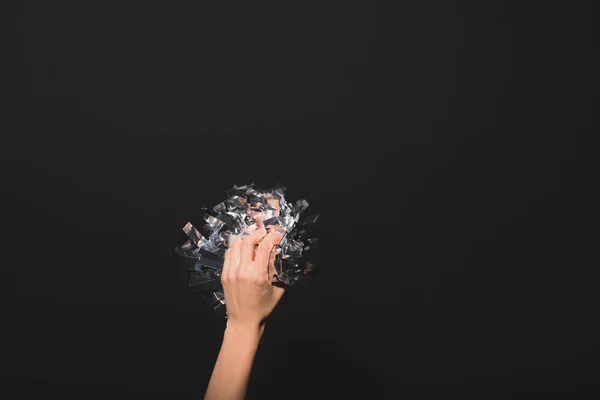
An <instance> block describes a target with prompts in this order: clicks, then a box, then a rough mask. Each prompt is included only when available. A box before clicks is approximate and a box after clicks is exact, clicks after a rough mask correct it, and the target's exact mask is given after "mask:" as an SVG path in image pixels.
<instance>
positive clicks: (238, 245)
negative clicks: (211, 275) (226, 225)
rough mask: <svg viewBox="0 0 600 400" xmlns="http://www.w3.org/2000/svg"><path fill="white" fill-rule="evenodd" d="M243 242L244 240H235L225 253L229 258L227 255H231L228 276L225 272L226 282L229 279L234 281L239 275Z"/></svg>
mask: <svg viewBox="0 0 600 400" xmlns="http://www.w3.org/2000/svg"><path fill="white" fill-rule="evenodd" d="M242 241H243V240H242V239H240V238H238V239H236V240H234V241H233V242H232V243H231V245H230V246H229V249H227V252H225V256H227V254H229V260H228V261H229V263H228V269H227V275H225V271H223V277H224V278H225V279H226V280H228V279H230V280H233V279H234V278H235V275H236V274H237V271H238V269H239V267H240V258H241V251H242ZM223 267H225V264H224V263H223Z"/></svg>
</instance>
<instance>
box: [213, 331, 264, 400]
mask: <svg viewBox="0 0 600 400" xmlns="http://www.w3.org/2000/svg"><path fill="white" fill-rule="evenodd" d="M262 333H263V327H259V326H235V325H231V324H230V325H229V326H228V327H227V328H226V329H225V334H224V335H223V344H222V345H221V350H220V351H219V356H218V357H217V362H216V363H215V367H214V369H213V373H212V376H211V378H210V382H209V383H208V388H207V390H206V395H205V400H237V399H239V400H242V399H244V397H245V395H246V388H247V386H248V379H249V377H250V371H251V370H252V364H253V362H254V356H255V355H256V350H257V349H258V343H259V342H260V338H261V337H262Z"/></svg>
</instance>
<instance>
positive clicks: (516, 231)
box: [0, 0, 598, 399]
mask: <svg viewBox="0 0 600 400" xmlns="http://www.w3.org/2000/svg"><path fill="white" fill-rule="evenodd" d="M392 3H393V2H390V4H389V6H390V7H391V6H393V8H389V9H387V8H386V6H385V5H383V4H377V3H376V2H369V1H328V2H316V1H304V2H294V3H293V4H288V3H286V2H275V1H268V2H258V3H257V2H206V1H181V2H158V1H145V2H142V1H109V0H104V1H88V2H76V1H62V2H48V1H41V0H40V1H34V0H32V1H22V2H13V3H9V4H8V5H7V6H6V9H5V11H3V16H4V17H5V18H6V22H5V23H3V28H2V29H3V31H4V34H3V39H6V43H5V44H4V46H3V48H2V49H3V50H2V51H3V69H4V71H5V72H4V73H3V97H5V98H6V99H7V100H8V101H7V102H5V107H4V108H3V114H4V116H3V118H2V121H3V126H2V143H3V144H2V146H1V148H0V154H1V163H2V165H1V171H2V172H1V174H2V177H1V178H2V211H3V214H4V216H3V219H2V223H1V225H2V232H3V238H2V253H1V257H2V261H1V264H2V266H1V274H2V275H1V285H2V294H3V297H5V300H4V301H3V303H2V308H3V310H2V320H1V324H2V332H3V333H2V336H3V340H2V345H3V349H2V356H1V358H0V359H1V362H0V368H1V370H0V372H1V374H2V387H3V388H5V389H6V390H7V391H8V390H13V389H14V390H20V391H22V393H25V394H27V395H34V394H66V393H77V394H83V395H88V394H98V393H102V394H107V395H111V396H123V397H125V396H127V392H154V391H159V392H171V393H176V392H179V393H182V394H184V395H185V397H189V398H192V397H194V398H200V397H201V395H202V394H203V392H204V390H205V387H206V384H207V382H208V378H209V376H210V372H211V369H212V366H213V363H214V361H215V358H216V355H217V353H218V349H219V344H220V339H221V335H222V331H223V323H222V321H219V320H217V319H216V318H215V317H214V316H213V314H212V312H211V311H210V310H209V309H208V307H207V306H206V305H205V304H204V303H203V302H202V301H201V299H199V298H195V297H194V296H193V295H192V294H191V293H190V291H189V290H188V288H187V287H186V284H187V275H186V273H185V272H184V271H183V270H182V269H181V268H180V259H179V257H178V256H177V255H176V254H175V252H174V250H173V248H174V246H175V244H176V238H177V235H178V233H179V231H180V230H181V228H182V226H183V225H184V224H185V223H186V222H187V221H188V219H189V218H190V217H192V216H194V215H195V214H196V213H197V212H198V210H199V207H201V206H212V205H215V204H217V203H218V202H220V201H221V200H223V199H224V198H225V190H226V189H228V188H229V187H231V186H232V185H233V184H238V185H241V184H245V183H250V182H255V183H256V184H257V185H258V186H261V187H265V188H266V187H269V186H270V185H272V184H274V183H275V182H281V183H283V184H284V185H286V186H287V187H288V199H290V200H294V199H297V198H305V199H307V200H308V201H309V202H310V203H311V205H310V208H309V210H311V211H312V212H318V213H320V214H321V218H320V221H319V223H320V234H319V237H320V239H321V253H320V256H321V266H322V272H321V274H320V275H318V276H317V277H316V278H314V279H311V280H310V281H307V282H304V283H303V284H302V285H300V286H299V287H298V288H296V289H294V290H292V291H290V292H289V293H288V294H287V295H286V297H285V298H284V301H283V302H282V304H280V306H279V307H278V309H277V310H276V312H275V315H274V316H273V318H272V321H271V322H270V324H269V325H268V327H267V332H266V334H265V337H264V339H263V342H262V344H261V348H260V350H259V353H258V356H257V361H256V366H255V373H254V375H253V378H252V382H251V387H250V393H251V397H252V398H270V396H275V397H277V398H284V399H285V398H295V397H298V398H321V397H322V398H333V397H332V396H334V395H336V394H337V395H338V396H342V395H344V394H352V395H353V398H354V396H356V397H358V396H362V397H367V398H380V397H385V398H388V397H389V398H396V397H399V396H402V395H405V394H406V393H408V392H412V391H414V389H410V388H409V387H408V386H401V385H399V384H403V383H423V384H425V383H482V382H483V383H486V384H489V385H490V386H489V388H491V389H492V390H493V392H496V391H497V390H498V388H499V387H500V386H504V385H505V384H511V385H513V386H515V387H516V386H521V385H525V386H524V387H526V388H530V389H534V390H546V389H548V388H561V390H574V389H575V388H576V387H577V385H578V384H583V383H591V382H593V379H594V377H595V376H596V375H597V372H598V370H597V367H596V363H595V362H593V360H594V357H595V355H596V354H597V353H594V352H595V350H596V349H595V339H594V338H595V337H596V336H597V335H598V330H597V329H595V328H594V326H595V319H596V312H595V308H594V299H595V296H594V295H593V293H592V290H593V286H592V282H593V280H592V270H593V269H594V265H595V262H594V259H595V257H591V255H592V253H591V252H587V250H588V249H593V248H594V246H595V243H594V241H593V239H592V238H593V235H589V236H586V235H584V226H585V223H586V220H587V219H588V218H589V217H588V212H589V208H591V205H592V200H591V197H590V196H588V195H585V193H584V191H585V189H587V188H593V186H594V184H595V182H594V179H593V174H592V173H591V164H590V163H589V161H586V156H587V155H589V154H591V148H590V147H584V146H579V145H578V144H577V141H576V140H575V138H576V137H578V136H581V135H582V134H586V133H592V127H591V113H592V105H593V102H592V99H593V95H594V92H593V89H592V85H591V79H590V77H591V72H593V71H594V68H593V67H592V60H593V55H594V51H595V47H594V43H593V42H592V36H591V35H592V13H591V9H590V8H586V7H583V6H575V5H571V6H569V9H565V7H566V5H565V4H564V3H558V2H557V3H554V2H539V3H538V4H535V5H534V3H532V2H527V4H528V5H524V4H517V3H515V2H500V1H487V2H470V3H467V2H449V1H420V2H400V3H398V2H395V3H396V4H392ZM509 3H510V4H509ZM521 3H523V2H521ZM579 165H582V166H584V167H585V168H584V169H579V170H576V167H577V166H579ZM582 189H584V191H582ZM590 193H591V191H590ZM422 388H424V386H423V387H420V388H419V389H418V390H422ZM524 390H528V389H524ZM489 396H490V393H489V392H488V393H486V394H485V395H484V398H488V397H489ZM275 397H273V398H275Z"/></svg>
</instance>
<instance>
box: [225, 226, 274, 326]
mask: <svg viewBox="0 0 600 400" xmlns="http://www.w3.org/2000/svg"><path fill="white" fill-rule="evenodd" d="M274 228H277V227H274ZM269 229H270V232H268V233H267V230H266V229H265V227H264V225H263V218H262V217H258V218H257V219H256V225H255V226H253V227H251V228H249V229H248V232H250V234H249V235H248V236H246V237H244V238H237V239H235V240H234V241H233V243H231V245H230V247H229V249H228V250H227V251H226V252H225V261H224V263H223V272H222V274H221V282H222V283H223V291H224V294H225V303H226V307H227V317H228V322H227V326H228V329H229V328H230V327H242V328H243V329H245V328H250V329H253V328H260V327H262V326H263V325H264V323H265V321H266V319H267V317H268V316H269V315H270V314H271V312H272V311H273V309H274V308H275V306H276V305H277V303H278V302H279V300H280V299H281V297H282V296H283V293H284V291H285V289H284V288H282V287H279V286H275V285H272V284H271V277H272V276H273V275H274V274H275V266H274V260H275V254H276V246H277V244H279V242H280V241H281V238H282V235H281V233H280V232H279V231H278V230H277V229H271V227H269ZM257 244H258V246H257Z"/></svg>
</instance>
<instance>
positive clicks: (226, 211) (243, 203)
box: [175, 183, 319, 317]
mask: <svg viewBox="0 0 600 400" xmlns="http://www.w3.org/2000/svg"><path fill="white" fill-rule="evenodd" d="M285 190H286V188H285V187H284V186H282V185H279V184H278V185H276V186H275V187H274V188H271V189H267V190H261V189H260V188H258V187H257V186H256V185H255V184H253V183H252V184H249V185H242V186H237V185H234V186H233V187H232V188H231V189H229V190H227V191H226V195H227V199H225V200H224V201H223V202H221V203H219V204H217V205H216V206H214V207H213V208H212V210H211V211H209V210H208V209H207V208H203V209H202V210H204V212H203V214H202V217H201V221H202V223H203V226H200V225H197V226H194V225H192V223H191V222H188V223H187V224H185V226H184V227H183V232H184V233H185V237H186V240H185V241H184V242H183V243H182V244H181V245H179V246H177V247H176V248H175V251H176V252H177V254H179V255H181V256H182V257H186V258H187V259H190V258H192V259H195V260H196V262H195V263H194V264H193V265H191V266H189V267H187V269H189V270H190V281H189V286H190V287H191V288H192V290H193V292H194V293H195V294H197V295H199V296H201V297H203V298H204V299H205V300H206V301H207V302H208V303H209V304H210V306H211V307H212V308H213V309H214V310H215V311H216V312H217V313H218V314H220V315H223V316H224V317H226V309H225V306H226V305H225V296H224V294H223V287H222V285H221V271H222V269H223V261H224V257H225V252H226V250H227V248H228V247H229V246H230V245H231V243H232V242H233V241H234V240H235V239H237V238H240V237H241V238H243V237H244V236H246V235H248V232H246V230H247V229H248V228H249V227H251V226H252V225H253V224H254V223H255V222H256V218H257V217H258V216H263V217H264V220H263V222H264V225H265V227H266V228H268V229H276V230H278V231H279V232H281V233H282V235H283V237H282V238H281V241H280V242H279V245H278V249H277V251H276V255H275V272H276V274H275V275H274V276H273V277H272V282H277V283H278V284H279V283H280V284H283V285H285V286H293V285H294V284H295V283H296V282H297V281H298V279H300V278H301V277H302V276H304V275H309V274H310V275H315V274H316V272H317V271H318V268H316V267H315V265H314V262H313V261H310V260H308V259H307V257H308V256H309V254H312V252H314V249H316V248H317V247H318V246H317V239H316V238H314V237H313V234H312V231H313V229H311V226H312V225H311V224H314V223H315V222H316V220H317V218H318V216H319V215H318V214H316V215H312V216H310V217H307V218H301V214H302V213H303V212H304V210H306V208H307V207H308V205H309V204H308V202H307V201H306V200H304V199H300V200H297V201H296V202H295V203H293V204H292V203H288V202H286V200H285ZM196 223H198V221H196ZM299 226H302V229H298V227H299ZM269 227H270V228H269ZM201 232H202V233H204V235H202V233H201ZM207 238H208V239H207ZM190 261H191V260H190ZM188 265H189V264H188Z"/></svg>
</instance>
